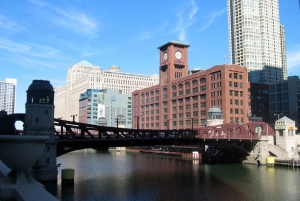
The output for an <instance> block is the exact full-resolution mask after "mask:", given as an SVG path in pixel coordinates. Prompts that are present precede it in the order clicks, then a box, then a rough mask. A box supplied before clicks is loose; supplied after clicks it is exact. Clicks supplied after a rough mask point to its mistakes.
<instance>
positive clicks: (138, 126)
mask: <svg viewBox="0 0 300 201" xmlns="http://www.w3.org/2000/svg"><path fill="white" fill-rule="evenodd" d="M136 128H137V129H138V130H139V129H140V116H136Z"/></svg>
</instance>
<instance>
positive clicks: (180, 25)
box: [169, 0, 198, 42]
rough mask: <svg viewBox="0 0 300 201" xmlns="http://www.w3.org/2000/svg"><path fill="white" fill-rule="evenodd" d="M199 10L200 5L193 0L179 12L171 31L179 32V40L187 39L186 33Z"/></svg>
mask: <svg viewBox="0 0 300 201" xmlns="http://www.w3.org/2000/svg"><path fill="white" fill-rule="evenodd" d="M197 12H198V7H197V5H196V3H195V1H193V0H191V1H190V2H189V3H188V4H186V5H184V6H182V7H181V8H180V11H178V14H177V23H176V26H175V28H174V29H173V30H172V31H171V32H170V33H169V34H173V33H178V39H179V41H182V42H185V41H186V33H187V31H188V28H189V27H190V26H191V25H192V24H193V23H194V22H195V19H196V17H195V15H196V13H197Z"/></svg>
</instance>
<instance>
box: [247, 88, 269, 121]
mask: <svg viewBox="0 0 300 201" xmlns="http://www.w3.org/2000/svg"><path fill="white" fill-rule="evenodd" d="M248 93H249V94H248V97H249V102H248V105H249V110H250V111H249V112H248V116H249V121H251V122H253V121H263V122H266V123H270V101H269V100H270V99H269V95H270V93H269V84H262V83H253V82H250V83H249V90H248Z"/></svg>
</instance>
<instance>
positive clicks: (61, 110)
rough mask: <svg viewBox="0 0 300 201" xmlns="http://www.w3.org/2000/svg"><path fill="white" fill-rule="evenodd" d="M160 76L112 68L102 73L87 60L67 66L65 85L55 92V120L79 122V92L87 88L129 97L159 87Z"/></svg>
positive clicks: (57, 88)
mask: <svg viewBox="0 0 300 201" xmlns="http://www.w3.org/2000/svg"><path fill="white" fill-rule="evenodd" d="M158 82H159V76H158V75H156V74H154V75H151V76H148V75H139V74H133V73H123V72H121V70H120V68H119V67H117V66H115V65H113V66H111V67H110V68H109V69H108V70H102V69H101V68H100V67H98V66H94V65H92V64H90V63H89V62H87V61H85V60H84V61H81V62H79V63H77V64H74V65H72V66H71V67H70V69H69V71H68V74H67V77H66V85H65V86H63V87H56V88H55V89H54V91H55V95H54V104H55V113H54V117H55V118H62V119H64V120H73V116H74V115H75V116H74V120H75V121H78V120H79V115H78V112H79V98H80V93H84V92H85V91H86V90H87V89H116V90H122V93H123V94H131V93H132V92H133V91H135V90H139V89H143V88H146V87H149V86H153V85H156V84H158Z"/></svg>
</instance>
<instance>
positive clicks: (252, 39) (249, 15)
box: [227, 0, 287, 83]
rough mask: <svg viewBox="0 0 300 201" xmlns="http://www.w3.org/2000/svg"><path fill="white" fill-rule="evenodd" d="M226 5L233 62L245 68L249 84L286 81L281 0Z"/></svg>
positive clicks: (235, 1) (229, 1) (237, 0)
mask: <svg viewBox="0 0 300 201" xmlns="http://www.w3.org/2000/svg"><path fill="white" fill-rule="evenodd" d="M227 6H228V32H229V33H228V35H229V52H230V63H232V64H237V65H241V66H244V67H246V68H247V69H248V72H249V82H257V83H270V82H275V81H280V80H282V79H286V76H287V75H286V74H287V66H286V50H285V31H284V26H283V25H280V21H279V5H278V0H263V1H262V0H227Z"/></svg>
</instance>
